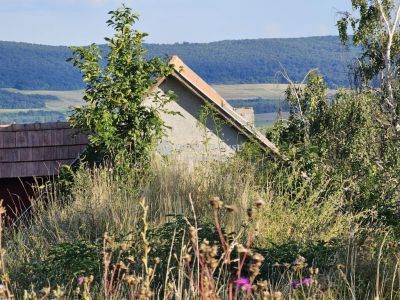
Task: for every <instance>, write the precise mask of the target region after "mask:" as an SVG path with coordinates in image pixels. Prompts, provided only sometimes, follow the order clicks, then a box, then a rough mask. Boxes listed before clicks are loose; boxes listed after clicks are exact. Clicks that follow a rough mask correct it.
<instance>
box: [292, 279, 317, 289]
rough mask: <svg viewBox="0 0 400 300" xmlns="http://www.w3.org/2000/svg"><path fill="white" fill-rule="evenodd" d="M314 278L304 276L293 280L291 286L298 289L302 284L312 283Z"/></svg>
mask: <svg viewBox="0 0 400 300" xmlns="http://www.w3.org/2000/svg"><path fill="white" fill-rule="evenodd" d="M312 283H313V280H312V279H311V278H304V279H303V280H301V281H300V280H293V281H292V282H291V283H290V284H289V286H290V287H292V288H294V289H298V288H301V287H302V286H310V285H312Z"/></svg>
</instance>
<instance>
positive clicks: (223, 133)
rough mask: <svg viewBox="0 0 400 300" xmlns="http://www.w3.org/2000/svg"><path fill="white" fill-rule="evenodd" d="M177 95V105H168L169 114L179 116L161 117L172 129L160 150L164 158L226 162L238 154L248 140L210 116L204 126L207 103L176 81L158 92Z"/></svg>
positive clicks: (168, 83)
mask: <svg viewBox="0 0 400 300" xmlns="http://www.w3.org/2000/svg"><path fill="white" fill-rule="evenodd" d="M169 90H172V91H174V93H175V95H176V98H177V99H176V101H174V102H171V103H169V104H168V105H167V107H166V109H168V110H169V111H174V112H179V115H169V114H165V113H162V118H163V120H164V122H165V124H166V126H168V127H169V128H168V129H167V134H166V137H165V138H164V139H163V140H162V142H161V143H160V145H159V147H158V152H159V153H160V154H162V155H174V156H178V157H179V158H183V159H187V160H205V159H223V158H226V157H227V156H229V155H232V154H233V153H235V151H236V150H237V149H238V148H239V147H240V145H242V144H243V143H244V142H245V141H246V140H247V138H246V137H245V136H243V135H242V134H240V133H239V132H238V131H237V129H235V128H234V127H231V126H229V125H228V124H227V122H222V123H221V122H219V123H217V124H216V123H215V121H214V120H213V118H212V117H211V116H210V117H208V118H207V122H206V124H205V126H204V124H203V125H202V124H201V123H200V122H199V116H200V114H201V111H202V109H203V105H204V102H203V101H202V100H201V99H200V98H199V97H197V96H196V95H195V94H193V93H192V92H191V91H190V90H189V89H187V87H185V86H184V85H183V84H182V83H180V82H179V81H178V80H176V79H175V78H173V77H169V78H168V79H167V80H165V81H164V83H162V84H161V86H160V88H159V92H167V91H169Z"/></svg>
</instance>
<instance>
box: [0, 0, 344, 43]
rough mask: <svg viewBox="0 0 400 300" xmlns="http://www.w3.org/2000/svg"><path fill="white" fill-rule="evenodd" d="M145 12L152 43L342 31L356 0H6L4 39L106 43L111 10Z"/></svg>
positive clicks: (1, 25) (1, 0)
mask: <svg viewBox="0 0 400 300" xmlns="http://www.w3.org/2000/svg"><path fill="white" fill-rule="evenodd" d="M121 3H125V4H127V5H128V6H130V7H132V8H133V10H134V11H135V12H137V13H139V14H140V21H139V22H138V24H137V26H138V29H139V30H141V31H145V32H147V33H149V34H150V36H149V37H148V38H147V40H146V41H147V42H151V43H175V42H184V41H186V42H211V41H218V40H227V39H244V38H280V37H304V36H320V35H337V29H336V27H335V23H336V20H337V19H338V12H340V11H345V10H350V8H351V1H350V0H126V1H121V0H0V40H3V41H19V42H30V43H38V44H47V45H86V44H89V43H93V42H95V43H104V40H103V38H104V37H105V36H110V35H111V31H110V30H109V29H107V26H106V24H105V22H106V20H107V19H108V15H107V12H108V11H109V10H112V9H115V8H117V7H118V6H120V5H121Z"/></svg>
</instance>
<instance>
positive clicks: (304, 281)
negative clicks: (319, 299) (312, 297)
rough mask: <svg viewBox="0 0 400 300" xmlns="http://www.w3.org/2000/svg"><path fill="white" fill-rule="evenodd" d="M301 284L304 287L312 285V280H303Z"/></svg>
mask: <svg viewBox="0 0 400 300" xmlns="http://www.w3.org/2000/svg"><path fill="white" fill-rule="evenodd" d="M302 283H303V285H305V286H310V285H312V283H313V280H312V279H311V278H304V279H303V282H302Z"/></svg>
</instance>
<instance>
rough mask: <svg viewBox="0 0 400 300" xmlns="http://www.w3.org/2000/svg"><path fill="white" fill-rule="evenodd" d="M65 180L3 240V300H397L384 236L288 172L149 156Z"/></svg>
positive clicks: (391, 248) (50, 187)
mask: <svg viewBox="0 0 400 300" xmlns="http://www.w3.org/2000/svg"><path fill="white" fill-rule="evenodd" d="M63 174H64V176H63V177H62V178H60V180H58V181H57V182H56V183H54V184H47V185H45V186H40V187H38V194H37V197H36V198H35V199H33V202H32V210H31V216H30V217H29V218H22V219H19V220H17V221H16V222H15V223H14V224H13V225H12V226H11V227H9V228H6V229H5V230H4V232H3V241H2V245H3V247H4V248H5V251H4V252H2V255H1V261H2V262H3V264H2V265H1V266H0V270H1V272H2V276H3V277H2V278H3V283H4V286H3V287H2V288H1V289H0V292H1V293H2V295H3V296H4V297H9V298H7V299H11V295H13V297H16V298H17V299H229V300H231V299H271V300H272V299H275V300H278V299H398V297H399V296H400V294H399V293H398V291H399V290H398V287H399V284H400V281H399V280H400V279H399V271H398V263H399V260H398V259H399V257H398V256H397V254H396V250H395V249H397V248H396V246H395V245H394V244H393V243H392V242H391V241H390V240H389V238H387V233H386V231H385V230H384V228H381V229H379V230H377V228H376V227H374V226H373V225H372V224H366V223H364V220H365V219H366V217H367V216H366V215H363V214H356V213H350V212H345V210H343V208H344V205H345V202H344V198H343V195H342V194H341V193H334V194H326V193H325V189H326V188H329V178H325V179H322V180H318V179H316V178H315V179H313V178H309V179H304V178H303V175H302V172H301V171H300V169H297V168H296V166H292V168H287V167H277V166H275V167H273V166H272V165H270V166H268V163H267V162H263V161H249V160H248V159H244V158H243V157H241V156H236V157H233V158H231V159H229V160H227V161H224V162H222V161H219V162H203V163H198V164H196V165H191V166H189V165H187V163H184V162H179V161H176V160H174V159H171V158H170V159H161V158H159V157H155V158H153V160H152V164H151V169H150V173H149V174H148V175H146V176H144V177H143V176H142V175H141V176H138V175H137V174H135V172H132V173H130V174H129V176H128V177H124V178H121V177H120V176H119V175H118V174H117V173H116V172H115V171H114V169H113V168H112V167H110V166H107V165H106V166H102V167H96V168H94V169H93V168H92V169H89V168H87V167H85V166H81V167H80V169H78V170H77V171H76V172H75V173H68V172H64V173H63ZM66 174H69V175H68V176H70V177H69V179H68V180H66V179H65V178H68V176H65V175H66ZM302 178H303V179H302ZM371 213H373V212H371ZM230 278H231V279H230Z"/></svg>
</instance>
